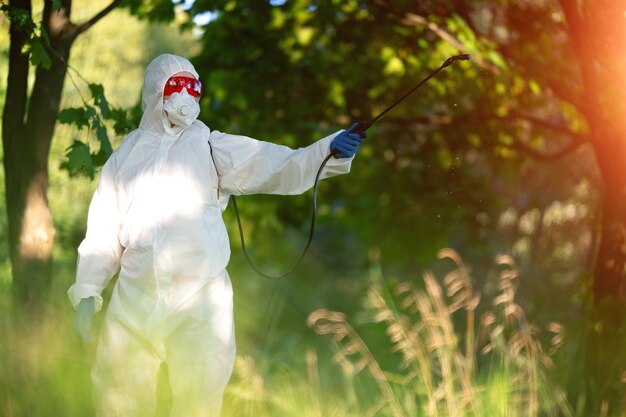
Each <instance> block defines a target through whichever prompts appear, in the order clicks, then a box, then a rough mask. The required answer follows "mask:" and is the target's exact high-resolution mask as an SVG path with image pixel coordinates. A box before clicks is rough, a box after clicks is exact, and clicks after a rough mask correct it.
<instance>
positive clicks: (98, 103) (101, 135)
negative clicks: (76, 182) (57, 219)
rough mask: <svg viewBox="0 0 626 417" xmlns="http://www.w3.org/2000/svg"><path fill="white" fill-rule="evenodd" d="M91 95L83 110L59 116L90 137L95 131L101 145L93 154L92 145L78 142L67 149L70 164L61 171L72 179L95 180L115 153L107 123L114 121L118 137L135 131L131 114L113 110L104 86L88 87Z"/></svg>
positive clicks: (69, 110)
mask: <svg viewBox="0 0 626 417" xmlns="http://www.w3.org/2000/svg"><path fill="white" fill-rule="evenodd" d="M88 87H89V91H90V93H91V104H90V103H87V102H86V101H84V106H83V107H70V108H66V109H63V110H62V111H61V112H60V113H59V116H58V119H59V122H61V123H65V124H69V125H73V126H75V127H76V129H77V130H79V131H80V130H83V129H87V135H88V136H90V132H91V131H92V130H93V131H95V137H96V139H97V141H98V143H99V147H98V150H97V151H92V150H91V148H90V146H89V143H88V142H81V141H79V140H74V142H73V143H72V145H71V146H70V147H69V148H67V153H66V158H67V159H66V161H64V162H63V163H62V164H61V168H62V169H65V170H67V172H68V173H69V174H70V176H72V177H73V176H76V175H87V176H88V177H89V178H92V179H93V177H94V175H95V168H97V167H100V166H102V165H104V163H105V162H106V160H107V159H108V158H109V156H110V155H111V153H112V152H113V148H112V146H111V141H110V140H109V133H108V129H107V125H106V122H108V121H109V122H112V124H113V129H114V131H115V133H116V134H118V135H120V134H125V133H127V132H128V131H129V130H131V129H133V128H134V126H133V124H132V122H130V121H129V117H128V112H127V111H126V110H123V109H119V108H110V106H109V103H108V101H107V99H106V97H105V95H104V87H103V86H102V85H100V84H88Z"/></svg>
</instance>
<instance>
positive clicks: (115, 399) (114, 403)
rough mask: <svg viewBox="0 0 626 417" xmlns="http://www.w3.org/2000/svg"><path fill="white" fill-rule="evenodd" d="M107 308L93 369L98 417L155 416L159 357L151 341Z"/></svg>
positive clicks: (116, 312)
mask: <svg viewBox="0 0 626 417" xmlns="http://www.w3.org/2000/svg"><path fill="white" fill-rule="evenodd" d="M111 304H112V305H111V306H110V307H109V311H107V315H106V317H105V321H104V324H103V328H102V331H101V334H100V339H99V341H98V347H97V351H96V360H95V364H94V367H93V370H92V373H91V377H92V381H93V384H94V394H95V397H96V409H97V416H98V417H153V416H154V413H155V408H156V384H157V376H158V371H159V366H160V364H161V363H162V359H161V358H159V357H158V356H157V355H156V353H155V351H154V349H153V348H152V346H151V344H150V343H149V342H148V341H147V340H146V339H144V338H143V337H141V336H140V335H139V334H137V333H136V332H135V331H133V330H132V329H131V328H130V327H129V326H128V325H126V324H124V321H123V320H121V319H120V316H121V314H119V313H120V312H118V311H111V308H112V307H113V308H114V309H115V305H116V303H114V302H113V301H112V303H111Z"/></svg>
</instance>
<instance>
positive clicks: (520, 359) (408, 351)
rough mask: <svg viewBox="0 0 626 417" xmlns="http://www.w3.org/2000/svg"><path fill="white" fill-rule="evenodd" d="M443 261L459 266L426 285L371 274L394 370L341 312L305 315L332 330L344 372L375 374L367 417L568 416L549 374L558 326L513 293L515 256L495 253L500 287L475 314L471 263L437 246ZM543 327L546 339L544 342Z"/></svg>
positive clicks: (323, 330) (372, 301) (373, 302)
mask: <svg viewBox="0 0 626 417" xmlns="http://www.w3.org/2000/svg"><path fill="white" fill-rule="evenodd" d="M439 258H442V259H443V258H447V259H450V260H452V261H453V262H454V265H455V268H454V269H453V270H452V271H451V272H450V273H448V274H446V275H445V276H444V277H443V279H442V280H441V281H439V280H438V279H437V277H436V276H435V275H434V274H432V273H430V272H427V273H425V274H424V276H423V284H424V285H423V287H422V288H418V287H417V286H416V285H415V284H414V283H412V282H405V283H402V284H400V285H398V286H397V287H396V288H395V291H394V293H390V292H389V291H388V290H387V287H386V284H385V282H384V279H383V276H382V274H381V273H380V269H379V268H375V269H374V270H373V272H372V274H371V280H372V284H371V288H370V290H369V295H368V302H369V307H370V309H371V310H372V313H373V316H372V317H373V320H372V321H373V322H374V323H377V324H384V325H385V326H386V333H387V335H388V338H389V343H390V348H391V351H392V352H395V353H397V354H399V355H400V356H401V360H400V364H399V366H398V368H397V369H395V370H385V369H383V367H382V366H381V364H380V361H379V360H377V357H376V355H375V354H374V353H373V352H372V350H371V349H370V348H369V347H368V344H367V343H366V342H365V341H364V340H363V338H362V337H361V336H360V335H359V333H358V332H357V331H356V330H355V328H354V327H353V326H352V325H351V324H350V322H349V321H348V319H347V317H346V316H345V315H344V314H343V313H340V312H334V311H328V310H317V311H315V312H313V313H312V314H311V315H310V316H309V318H308V324H309V326H311V327H313V328H314V329H315V331H316V332H317V333H319V334H322V335H330V336H331V338H332V341H333V342H334V344H335V345H336V354H335V356H334V361H335V362H336V363H337V364H339V365H340V366H341V369H342V370H343V373H344V375H346V376H348V377H353V376H354V375H360V377H361V378H363V379H371V380H373V381H375V383H376V385H377V387H378V392H377V393H376V395H375V397H374V398H368V399H367V400H368V401H370V402H372V405H371V406H370V407H369V409H368V410H367V415H368V416H393V417H405V416H406V417H408V416H429V417H431V416H432V417H448V416H449V417H461V416H506V417H516V416H525V417H535V416H572V415H573V413H572V411H571V408H570V406H569V405H568V403H567V401H566V399H565V395H564V393H563V391H562V390H561V389H560V388H559V387H557V386H556V385H555V384H554V383H552V381H551V379H550V377H549V370H550V369H551V367H552V366H553V363H552V360H551V357H550V355H551V354H553V353H554V352H555V351H556V350H557V349H558V348H559V346H560V344H561V343H562V340H563V335H564V329H563V327H562V326H560V325H559V324H558V323H550V324H549V325H548V326H547V327H546V328H545V329H540V328H539V327H538V326H535V325H533V324H531V323H529V322H528V320H527V318H526V315H525V313H524V311H523V309H522V308H521V307H520V306H519V304H517V303H516V300H515V281H516V278H517V272H516V268H515V264H514V262H513V259H512V258H511V257H508V256H501V257H499V258H498V259H497V264H498V266H499V276H498V280H497V293H496V295H495V296H494V297H493V299H492V300H491V302H490V303H489V305H488V308H487V309H486V310H485V311H483V312H482V313H481V314H480V317H479V319H478V320H477V315H478V313H477V310H478V307H479V304H480V303H479V302H480V298H481V297H480V294H479V293H478V292H477V291H476V290H475V289H474V288H473V285H472V280H471V277H470V273H469V269H468V268H467V267H466V266H465V264H464V263H463V261H462V260H461V258H460V257H459V256H458V254H457V253H456V252H454V251H453V250H450V249H444V250H442V251H440V253H439ZM541 332H546V333H549V334H551V336H552V337H551V339H550V340H549V343H547V344H546V345H547V346H544V344H542V343H541V342H540V333H541Z"/></svg>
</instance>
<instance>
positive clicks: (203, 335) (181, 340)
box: [166, 271, 235, 417]
mask: <svg viewBox="0 0 626 417" xmlns="http://www.w3.org/2000/svg"><path fill="white" fill-rule="evenodd" d="M175 321H176V323H177V324H178V327H177V328H176V329H175V330H174V331H173V333H171V334H170V336H169V338H168V340H167V344H166V349H167V353H166V361H167V364H168V370H169V381H170V387H171V390H172V411H171V416H173V417H174V416H185V417H218V416H219V415H220V410H221V408H222V396H223V394H224V389H225V388H226V385H227V384H228V380H229V379H230V375H231V373H232V369H233V363H234V360H235V335H234V325H233V304H232V286H231V283H230V279H229V277H228V274H227V273H226V271H224V272H223V273H222V274H221V275H220V276H218V277H216V278H215V279H214V280H213V281H212V282H211V283H210V284H208V285H207V286H206V287H205V288H203V289H202V290H201V291H200V292H199V293H198V294H196V295H195V296H194V297H192V299H190V300H189V301H188V302H186V303H185V304H184V305H183V306H182V307H181V308H180V309H179V310H178V311H177V313H176V319H175Z"/></svg>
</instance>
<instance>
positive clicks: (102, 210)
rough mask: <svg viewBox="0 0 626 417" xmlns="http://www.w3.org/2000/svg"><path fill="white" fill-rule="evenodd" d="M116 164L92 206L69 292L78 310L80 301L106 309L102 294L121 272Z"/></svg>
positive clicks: (103, 174) (109, 167)
mask: <svg viewBox="0 0 626 417" xmlns="http://www.w3.org/2000/svg"><path fill="white" fill-rule="evenodd" d="M115 171H116V170H115V160H114V157H111V158H109V160H108V161H107V163H106V164H105V165H104V167H103V169H102V172H101V174H100V179H99V181H98V186H97V188H96V192H95V193H94V196H93V198H92V200H91V204H90V206H89V214H88V219H87V233H86V235H85V239H84V240H83V241H82V243H81V244H80V246H79V247H78V262H77V267H76V282H75V283H74V285H72V286H71V287H70V289H69V290H68V296H69V298H70V301H71V303H72V305H73V306H74V308H76V307H77V306H78V304H79V303H80V300H81V299H83V298H87V297H94V298H95V301H96V303H95V305H96V311H99V310H100V309H101V308H102V296H101V294H102V291H103V290H104V289H105V288H106V286H107V284H108V283H109V282H110V281H111V279H112V278H113V276H114V275H115V273H116V272H117V270H118V269H119V264H120V257H121V255H122V251H123V247H122V245H121V244H120V242H119V231H120V225H121V215H120V210H119V205H118V198H117V189H116V186H115Z"/></svg>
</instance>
